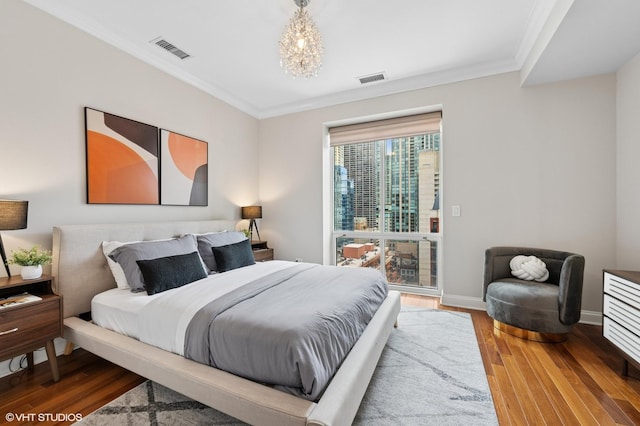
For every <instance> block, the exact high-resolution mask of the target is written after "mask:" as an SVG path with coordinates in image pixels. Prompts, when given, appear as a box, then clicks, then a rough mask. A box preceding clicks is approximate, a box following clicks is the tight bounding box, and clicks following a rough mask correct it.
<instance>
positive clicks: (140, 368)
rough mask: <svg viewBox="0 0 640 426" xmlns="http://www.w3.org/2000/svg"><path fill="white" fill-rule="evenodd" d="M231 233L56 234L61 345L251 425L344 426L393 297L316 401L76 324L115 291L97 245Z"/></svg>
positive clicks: (377, 349) (168, 227) (68, 229)
mask: <svg viewBox="0 0 640 426" xmlns="http://www.w3.org/2000/svg"><path fill="white" fill-rule="evenodd" d="M234 229H235V222H232V221H220V220H213V221H186V222H184V221H182V222H155V223H154V222H151V223H128V224H104V225H65V226H56V227H54V228H53V264H52V272H53V275H54V277H55V289H56V292H57V293H58V294H61V295H62V296H63V306H64V307H63V310H64V318H65V319H64V337H65V339H67V341H69V342H73V343H75V344H77V345H78V346H80V347H82V348H84V349H86V350H88V351H89V352H92V353H94V354H96V355H98V356H100V357H102V358H105V359H107V360H109V361H111V362H113V363H115V364H118V365H120V366H122V367H124V368H126V369H128V370H131V371H133V372H135V373H137V374H139V375H141V376H144V377H146V378H148V379H150V380H153V381H155V382H157V383H160V384H161V385H163V386H166V387H168V388H171V389H173V390H175V391H177V392H180V393H182V394H184V395H186V396H188V397H190V398H192V399H194V400H196V401H199V402H201V403H203V404H205V405H208V406H210V407H213V408H215V409H217V410H220V411H222V412H224V413H227V414H229V415H231V416H233V417H235V418H237V419H240V420H242V421H245V422H247V423H250V424H260V425H274V426H276V425H277V426H281V425H350V424H351V423H352V421H353V419H354V417H355V415H356V413H357V411H358V408H359V406H360V402H361V401H362V397H363V396H364V393H365V391H366V389H367V386H368V384H369V381H370V380H371V376H372V375H373V372H374V370H375V368H376V365H377V363H378V359H379V358H380V354H381V353H382V350H383V348H384V345H385V343H386V341H387V339H388V337H389V334H390V333H391V330H392V329H393V326H394V324H395V322H396V318H397V315H398V313H399V311H400V294H399V293H398V292H395V291H390V292H389V295H388V297H387V299H386V300H385V301H384V302H383V304H382V305H381V307H380V308H379V309H378V311H377V313H376V314H375V316H374V317H373V319H372V320H371V322H370V323H369V325H368V326H367V328H366V329H365V331H364V333H363V335H362V336H361V337H360V339H359V340H358V341H357V342H356V344H355V345H354V347H353V349H352V350H351V351H350V352H349V354H348V356H347V358H346V359H345V360H344V362H343V363H342V365H341V367H340V369H339V370H338V371H337V373H336V374H335V376H334V378H333V379H332V381H331V382H330V383H329V386H328V387H327V389H326V391H325V392H324V394H323V396H322V397H321V399H320V400H319V401H318V402H311V401H308V400H306V399H303V398H299V397H296V396H293V395H290V394H287V393H284V392H281V391H278V390H276V389H273V388H271V387H268V386H264V385H261V384H259V383H256V382H252V381H250V380H247V379H243V378H241V377H238V376H234V375H232V374H230V373H227V372H224V371H222V370H218V369H215V368H212V367H209V366H206V365H203V364H199V363H197V362H194V361H191V360H188V359H186V358H183V357H181V356H179V355H176V354H173V353H170V352H167V351H164V350H162V349H158V348H156V347H153V346H150V345H147V344H145V343H142V342H140V341H138V340H135V339H132V338H129V337H126V336H123V335H121V334H118V333H115V332H112V331H109V330H107V329H104V328H101V327H98V326H96V325H94V324H92V323H90V322H88V321H85V320H82V319H80V318H79V317H78V315H80V314H82V313H85V312H88V311H90V309H91V299H92V298H93V296H94V295H96V294H98V293H100V292H102V291H106V290H108V289H110V288H114V287H115V281H114V279H113V276H112V274H111V271H110V270H109V268H108V266H107V263H106V260H105V258H104V255H103V254H102V246H101V244H102V241H142V240H152V239H162V238H171V237H176V236H179V235H181V234H183V233H203V232H211V231H221V230H234Z"/></svg>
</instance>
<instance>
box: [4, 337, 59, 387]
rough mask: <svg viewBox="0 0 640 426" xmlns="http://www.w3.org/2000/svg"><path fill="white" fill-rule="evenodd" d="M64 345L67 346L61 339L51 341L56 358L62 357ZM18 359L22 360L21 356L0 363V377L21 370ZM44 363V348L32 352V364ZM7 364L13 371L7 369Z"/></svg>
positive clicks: (45, 356) (45, 354)
mask: <svg viewBox="0 0 640 426" xmlns="http://www.w3.org/2000/svg"><path fill="white" fill-rule="evenodd" d="M66 344H67V341H66V340H64V339H63V338H61V337H59V338H57V339H55V340H54V341H53V345H54V346H55V348H56V356H59V355H62V353H63V352H64V348H65V346H66ZM20 358H22V355H18V356H17V357H15V358H12V359H7V360H5V361H2V362H0V377H4V376H8V375H9V374H13V373H16V372H17V371H19V370H21V368H18V367H19V364H20ZM45 361H48V360H47V353H46V352H45V351H44V348H40V349H38V350H37V351H34V352H33V363H34V364H40V363H41V362H45ZM9 363H11V369H13V371H12V370H11V369H10V368H9ZM24 364H25V366H26V364H27V362H26V361H25V362H24Z"/></svg>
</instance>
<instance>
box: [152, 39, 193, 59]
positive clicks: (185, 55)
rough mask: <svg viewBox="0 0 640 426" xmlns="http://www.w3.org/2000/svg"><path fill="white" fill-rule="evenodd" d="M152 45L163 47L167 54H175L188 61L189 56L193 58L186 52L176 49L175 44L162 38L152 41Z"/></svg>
mask: <svg viewBox="0 0 640 426" xmlns="http://www.w3.org/2000/svg"><path fill="white" fill-rule="evenodd" d="M150 43H153V44H155V45H158V46H160V47H162V48H163V49H164V50H166V51H167V52H170V53H173V54H174V55H176V56H177V57H178V58H180V59H186V58H188V57H189V56H191V55H189V54H188V53H186V52H185V51H184V50H182V49H178V48H177V47H175V46H174V45H173V44H171V43H169V42H168V41H167V40H165V39H163V38H162V37H158V38H156V39H153V40H151V41H150Z"/></svg>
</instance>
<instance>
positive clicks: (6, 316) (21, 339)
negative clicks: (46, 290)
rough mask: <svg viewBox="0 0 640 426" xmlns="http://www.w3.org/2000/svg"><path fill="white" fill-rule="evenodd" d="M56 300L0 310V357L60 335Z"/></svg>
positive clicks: (58, 308)
mask: <svg viewBox="0 0 640 426" xmlns="http://www.w3.org/2000/svg"><path fill="white" fill-rule="evenodd" d="M61 329H62V324H61V320H60V298H59V297H54V298H49V299H45V300H43V301H39V302H32V303H28V304H25V305H23V306H19V307H15V308H7V309H3V310H0V357H2V356H3V355H6V354H9V353H14V352H16V351H19V350H21V349H22V348H26V347H28V346H33V345H34V344H36V343H39V342H42V343H43V344H44V342H45V341H47V340H52V339H54V338H55V337H58V336H60V331H61Z"/></svg>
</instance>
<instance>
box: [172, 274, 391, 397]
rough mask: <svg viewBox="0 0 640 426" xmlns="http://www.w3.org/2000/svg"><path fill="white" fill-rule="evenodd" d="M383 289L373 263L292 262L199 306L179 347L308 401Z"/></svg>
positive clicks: (190, 355)
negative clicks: (368, 265) (366, 265)
mask: <svg viewBox="0 0 640 426" xmlns="http://www.w3.org/2000/svg"><path fill="white" fill-rule="evenodd" d="M386 295H387V284H386V281H385V279H384V277H383V276H382V274H381V273H380V272H379V271H377V270H373V269H368V268H348V267H336V266H323V265H314V264H304V263H303V264H297V265H295V266H293V267H291V268H288V269H285V270H281V271H278V272H274V273H272V274H270V275H268V276H266V277H264V278H262V279H259V280H256V281H253V282H251V283H249V284H247V285H245V286H243V287H241V288H239V289H237V290H235V291H233V292H231V293H228V294H227V295H225V296H223V297H221V298H219V299H216V300H215V301H213V302H211V303H209V304H208V305H206V306H205V307H203V308H202V309H201V310H200V311H198V313H197V314H196V315H195V316H194V317H193V319H192V320H191V322H190V324H189V326H188V328H187V334H186V338H185V348H184V349H185V350H184V354H185V356H186V357H187V358H190V359H192V360H194V361H198V362H200V363H203V364H208V365H211V366H214V367H216V368H219V369H221V370H225V371H228V372H230V373H233V374H236V375H239V376H242V377H245V378H248V379H251V380H254V381H258V382H261V383H265V384H268V385H273V386H276V387H277V388H280V389H282V390H285V391H287V392H290V393H292V394H294V395H297V396H300V397H303V398H306V399H309V400H312V401H315V400H317V399H319V398H320V396H321V395H322V392H323V391H324V389H325V387H326V386H327V384H328V383H329V381H330V380H331V377H332V376H333V374H334V373H335V372H336V371H337V369H338V367H339V366H340V363H341V362H342V360H343V359H344V358H345V356H346V355H347V353H348V352H349V350H350V349H351V347H352V346H353V344H354V343H355V342H356V340H358V338H359V337H360V335H361V334H362V332H363V331H364V329H365V327H366V326H367V324H368V323H369V321H370V320H371V318H372V317H373V315H374V313H375V312H376V310H377V309H378V306H380V304H381V303H382V301H383V300H384V299H385V297H386Z"/></svg>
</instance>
